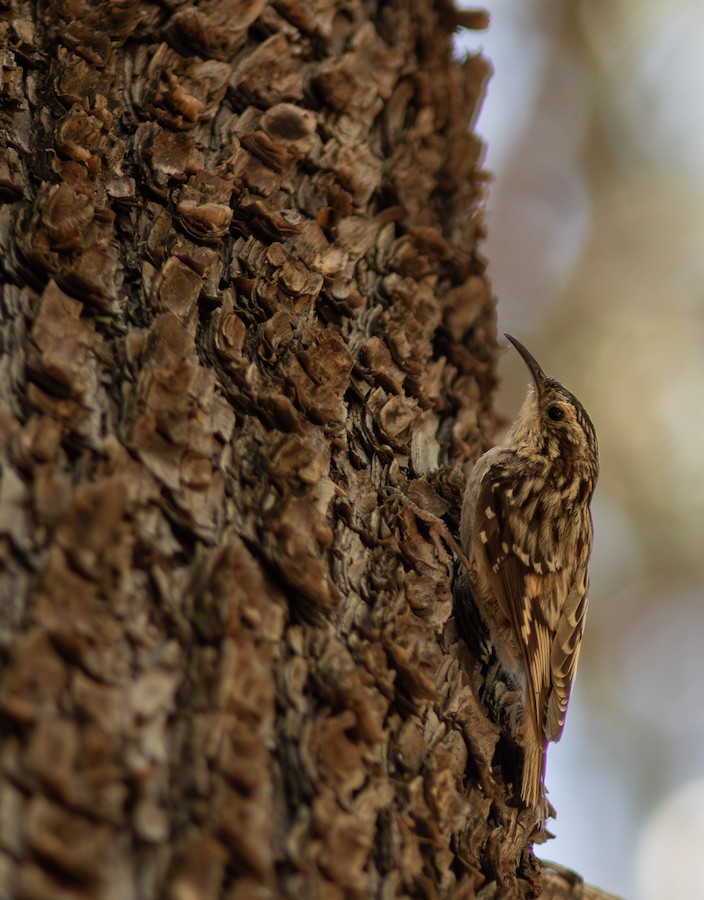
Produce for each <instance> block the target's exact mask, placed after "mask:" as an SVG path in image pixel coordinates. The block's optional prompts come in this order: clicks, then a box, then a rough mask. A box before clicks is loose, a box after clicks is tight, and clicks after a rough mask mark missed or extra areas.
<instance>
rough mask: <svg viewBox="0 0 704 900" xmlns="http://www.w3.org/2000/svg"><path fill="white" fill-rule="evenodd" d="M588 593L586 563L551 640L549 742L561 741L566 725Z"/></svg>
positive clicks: (576, 577) (569, 595) (547, 724)
mask: <svg viewBox="0 0 704 900" xmlns="http://www.w3.org/2000/svg"><path fill="white" fill-rule="evenodd" d="M588 596H589V575H588V572H587V567H586V565H585V566H582V567H580V568H579V569H577V572H576V574H575V577H574V579H573V581H572V585H571V587H570V590H569V593H568V594H567V599H566V600H565V604H564V606H563V608H562V611H561V614H560V618H559V620H558V623H557V629H556V632H555V636H554V638H553V642H552V650H551V653H550V676H551V677H550V681H551V686H550V694H549V696H548V705H547V710H546V719H545V736H546V737H547V739H548V740H549V741H559V740H560V737H561V736H562V729H563V728H564V727H565V716H566V714H567V704H568V702H569V699H570V691H571V690H572V683H573V681H574V675H575V672H576V671H577V660H578V659H579V648H580V647H581V645H582V634H583V633H584V621H585V618H586V614H587V602H588Z"/></svg>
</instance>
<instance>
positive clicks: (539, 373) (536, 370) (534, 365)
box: [505, 334, 546, 400]
mask: <svg viewBox="0 0 704 900" xmlns="http://www.w3.org/2000/svg"><path fill="white" fill-rule="evenodd" d="M505 337H506V338H507V339H508V340H509V341H511V343H512V344H513V346H514V347H515V348H516V350H518V352H519V353H520V354H521V356H522V357H523V361H524V362H525V364H526V365H527V366H528V368H529V369H530V374H531V375H532V376H533V381H534V382H535V391H536V393H537V395H538V400H540V398H541V397H542V394H543V386H544V385H545V380H546V379H545V372H543V370H542V369H541V368H540V366H539V365H538V362H537V360H536V359H535V357H533V356H532V355H531V354H530V353H529V352H528V351H527V350H526V348H525V347H524V346H523V344H522V343H521V342H520V341H517V340H516V338H515V337H513V335H510V334H507V335H505Z"/></svg>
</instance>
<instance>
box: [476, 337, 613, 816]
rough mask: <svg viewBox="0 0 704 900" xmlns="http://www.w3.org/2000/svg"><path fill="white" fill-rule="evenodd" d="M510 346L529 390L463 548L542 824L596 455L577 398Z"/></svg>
mask: <svg viewBox="0 0 704 900" xmlns="http://www.w3.org/2000/svg"><path fill="white" fill-rule="evenodd" d="M506 338H507V339H508V340H509V341H510V342H511V344H513V346H514V347H515V348H516V350H517V351H518V353H519V354H520V356H521V357H522V358H523V360H524V362H525V363H526V365H527V366H528V369H529V371H530V373H531V376H532V385H531V386H530V387H529V390H528V394H527V396H526V399H525V401H524V403H523V406H522V407H521V410H520V412H519V413H518V416H517V417H516V419H515V421H514V422H513V425H512V426H511V428H510V429H509V431H508V433H507V434H506V436H505V438H504V439H503V441H502V442H501V443H500V444H498V445H497V446H495V447H493V448H492V449H491V450H488V451H487V452H486V453H485V454H484V455H483V456H481V457H480V459H479V460H478V461H477V463H476V464H475V465H474V468H473V469H472V471H471V472H470V475H469V477H468V479H467V484H466V486H465V491H464V496H463V501H462V512H461V521H460V546H461V549H462V550H463V552H464V555H465V557H466V563H465V565H466V568H467V570H468V577H469V586H470V590H471V594H472V597H473V599H474V603H475V606H476V608H477V610H478V612H479V615H480V616H481V618H482V619H483V621H484V623H485V624H486V626H487V629H488V632H489V639H490V642H491V644H492V645H493V647H494V649H495V652H496V656H497V658H498V660H499V663H500V665H501V667H502V668H503V669H504V671H505V672H506V674H507V675H508V676H509V679H510V681H511V682H512V683H513V684H514V685H515V686H516V687H517V688H518V689H519V690H520V692H521V696H522V705H521V706H522V714H521V717H520V721H519V723H518V725H517V727H516V735H517V736H516V743H518V744H519V746H520V747H521V748H522V750H523V767H522V774H521V787H520V797H521V801H522V803H523V805H524V806H526V807H531V808H534V809H535V810H536V811H537V815H538V818H539V821H540V820H542V821H544V818H545V815H546V813H545V810H546V808H547V804H546V800H545V793H544V790H545V788H544V780H545V763H546V753H547V746H548V743H549V742H554V741H558V740H559V739H560V737H561V736H562V732H563V729H564V725H565V716H566V713H567V705H568V702H569V698H570V692H571V690H572V684H573V682H574V677H575V671H576V668H577V660H578V658H579V651H580V647H581V644H582V635H583V633H584V623H585V616H586V612H587V602H588V595H589V560H590V556H591V549H592V535H593V527H592V517H591V511H590V504H591V500H592V495H593V493H594V488H595V485H596V482H597V478H598V475H599V448H598V441H597V436H596V432H595V430H594V425H593V424H592V421H591V419H590V418H589V415H588V414H587V412H586V410H585V408H584V407H583V406H582V404H581V403H580V401H579V400H578V399H577V398H576V397H575V396H574V394H572V393H571V392H570V391H568V390H567V388H565V387H563V385H562V384H560V382H559V381H557V380H555V379H554V378H551V377H548V376H547V375H545V373H544V372H543V370H542V368H541V367H540V365H539V364H538V362H537V361H536V360H535V358H534V357H533V356H532V355H531V353H530V352H529V351H528V350H527V349H526V348H525V347H524V346H523V344H521V343H520V341H518V340H517V339H516V338H515V337H512V336H511V335H509V334H507V335H506Z"/></svg>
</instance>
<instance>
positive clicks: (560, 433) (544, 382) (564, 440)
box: [504, 334, 599, 478]
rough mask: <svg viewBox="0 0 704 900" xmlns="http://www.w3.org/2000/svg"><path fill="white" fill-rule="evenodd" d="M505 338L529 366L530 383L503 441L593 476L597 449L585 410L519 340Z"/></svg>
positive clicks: (530, 453)
mask: <svg viewBox="0 0 704 900" xmlns="http://www.w3.org/2000/svg"><path fill="white" fill-rule="evenodd" d="M506 337H507V338H508V340H509V341H510V342H511V343H512V344H513V346H514V347H515V348H516V350H518V352H519V353H520V355H521V356H522V358H523V360H524V362H525V364H526V365H527V366H528V368H529V369H530V373H531V375H532V376H533V386H532V389H531V390H529V392H528V396H527V397H526V399H525V402H524V404H523V406H522V408H521V411H520V412H519V414H518V416H517V418H516V421H515V422H514V423H513V426H512V427H511V430H510V431H509V433H508V435H507V437H506V441H505V442H504V443H505V444H507V445H510V446H511V448H512V449H513V450H514V451H515V452H516V453H518V454H520V455H524V454H525V455H534V454H539V455H540V456H543V457H547V458H548V459H553V460H556V461H557V460H560V461H561V467H564V468H568V469H569V468H577V469H580V470H584V471H587V472H590V473H591V475H592V477H593V478H596V475H597V472H598V469H599V449H598V442H597V437H596V432H595V431H594V426H593V425H592V421H591V419H590V418H589V415H588V413H587V411H586V410H585V408H584V407H583V406H582V404H581V403H580V402H579V400H578V399H577V398H576V397H575V396H574V394H572V393H571V392H570V391H568V390H567V388H565V387H563V386H562V385H561V384H560V382H559V381H556V380H555V379H554V378H550V377H548V376H547V375H546V374H545V373H544V372H543V370H542V368H541V367H540V365H539V364H538V362H537V361H536V359H535V358H534V357H533V356H532V354H531V353H529V352H528V350H526V348H525V347H524V346H523V344H521V342H520V341H518V340H516V338H515V337H512V336H511V335H510V334H507V335H506Z"/></svg>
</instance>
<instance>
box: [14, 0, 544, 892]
mask: <svg viewBox="0 0 704 900" xmlns="http://www.w3.org/2000/svg"><path fill="white" fill-rule="evenodd" d="M3 17H4V18H3V21H2V24H1V25H0V40H1V42H2V82H1V85H0V88H1V92H2V93H1V94H0V110H1V114H2V125H3V128H2V135H1V139H2V161H1V162H0V199H1V200H2V205H1V206H0V242H1V245H2V282H3V283H2V293H1V303H2V307H1V309H2V350H3V354H2V359H1V361H0V392H1V393H0V457H1V463H2V473H1V478H2V480H1V482H0V559H1V560H2V598H1V606H0V653H1V654H2V681H1V684H0V732H1V736H0V754H1V755H0V894H1V895H2V896H3V897H6V896H7V897H18V898H32V900H41V898H46V900H49V898H51V900H57V898H109V900H122V898H136V897H140V898H142V897H143V898H147V897H162V896H163V897H169V898H174V900H190V898H204V900H205V898H216V897H226V898H228V900H243V898H274V897H298V898H308V897H310V898H342V897H359V898H362V897H371V896H376V897H384V898H392V897H410V896H413V897H415V896H422V897H449V896H453V897H474V896H478V897H483V898H490V897H498V896H501V897H513V896H516V897H529V896H537V895H538V893H539V891H540V884H541V872H540V867H539V865H538V863H537V862H536V860H535V858H534V857H533V855H532V852H531V847H530V843H529V836H530V831H531V829H532V824H533V823H532V821H530V818H529V817H528V816H527V814H525V813H524V814H522V815H518V810H517V809H516V807H515V806H513V805H511V804H512V803H513V801H512V791H513V788H512V779H513V778H514V775H515V773H513V772H511V771H508V770H506V767H507V765H508V763H506V762H505V760H504V770H506V771H504V770H502V767H501V765H500V763H501V762H502V760H503V757H502V755H501V753H500V752H499V751H498V750H497V748H500V747H501V741H500V740H499V734H500V732H499V728H498V727H497V726H496V725H495V724H493V722H492V719H491V718H490V717H489V716H488V714H487V709H486V707H485V705H484V701H486V702H491V698H492V696H494V695H496V694H497V693H500V692H501V689H502V685H501V682H500V681H497V680H496V677H495V676H496V670H495V668H494V669H491V670H490V671H489V676H490V677H489V680H488V682H487V684H488V685H489V687H486V686H485V676H486V671H485V668H486V667H483V666H482V664H481V662H480V661H479V660H477V659H475V657H474V656H473V655H472V653H471V652H469V651H468V649H467V647H466V646H465V644H464V642H462V641H461V640H459V638H458V636H457V631H456V629H455V626H454V619H453V616H452V585H453V565H454V562H453V558H452V555H451V553H450V552H449V550H448V548H447V546H446V545H445V544H444V543H443V541H442V540H441V539H440V538H439V533H438V530H437V528H435V527H434V526H433V521H432V518H431V517H428V516H427V515H425V514H424V513H423V512H421V508H425V509H427V510H429V511H430V512H432V513H435V514H437V515H441V516H445V517H446V521H447V522H448V524H449V525H450V527H451V529H453V530H454V529H456V520H457V503H458V491H459V490H460V489H461V485H462V481H463V476H462V465H463V464H465V463H467V462H468V461H469V460H471V459H472V458H473V457H476V456H477V455H478V454H479V453H480V452H481V451H482V450H483V449H485V448H486V447H487V446H488V445H489V444H490V443H491V436H492V431H493V427H494V420H493V416H492V412H491V389H492V387H493V385H494V377H495V376H494V373H495V358H496V342H495V327H494V312H493V303H492V298H491V292H490V287H489V284H488V282H487V279H486V278H485V276H484V264H483V262H482V259H481V257H480V256H479V255H478V252H477V241H478V239H479V238H481V236H482V234H483V224H482V208H481V207H482V198H483V185H484V174H483V172H482V171H481V168H480V144H479V142H478V140H477V139H476V137H474V136H473V135H472V134H471V132H470V130H469V125H470V123H471V121H472V119H473V116H474V115H475V113H476V111H477V106H478V103H479V102H480V97H481V94H482V89H483V85H484V82H485V79H486V77H487V73H488V66H487V63H486V62H485V61H484V60H482V59H481V58H478V57H474V58H470V59H468V60H466V61H465V62H463V63H459V62H457V61H455V60H453V58H452V32H453V29H454V28H455V27H456V26H457V25H464V26H467V27H472V26H481V25H482V24H483V23H484V21H485V17H484V15H483V14H481V13H468V12H465V13H458V12H457V11H455V10H454V9H453V8H452V7H451V6H450V5H449V4H448V3H447V2H444V0H437V2H432V0H414V2H408V0H397V2H388V3H387V2H384V3H379V4H376V3H373V2H372V3H363V2H362V0H339V2H333V0H314V2H307V0H272V2H266V0H205V2H203V3H201V4H200V5H191V4H188V3H181V2H168V0H167V2H162V3H153V2H146V3H144V2H136V0H114V2H101V3H97V2H93V3H92V2H90V0H56V2H50V3H48V4H46V5H45V6H43V7H42V6H40V7H38V6H37V5H35V4H31V3H28V2H24V0H6V2H5V3H4V4H3ZM491 685H494V687H493V688H492V687H491ZM499 705H500V704H499ZM506 759H509V760H510V755H506ZM509 768H510V766H509Z"/></svg>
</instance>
